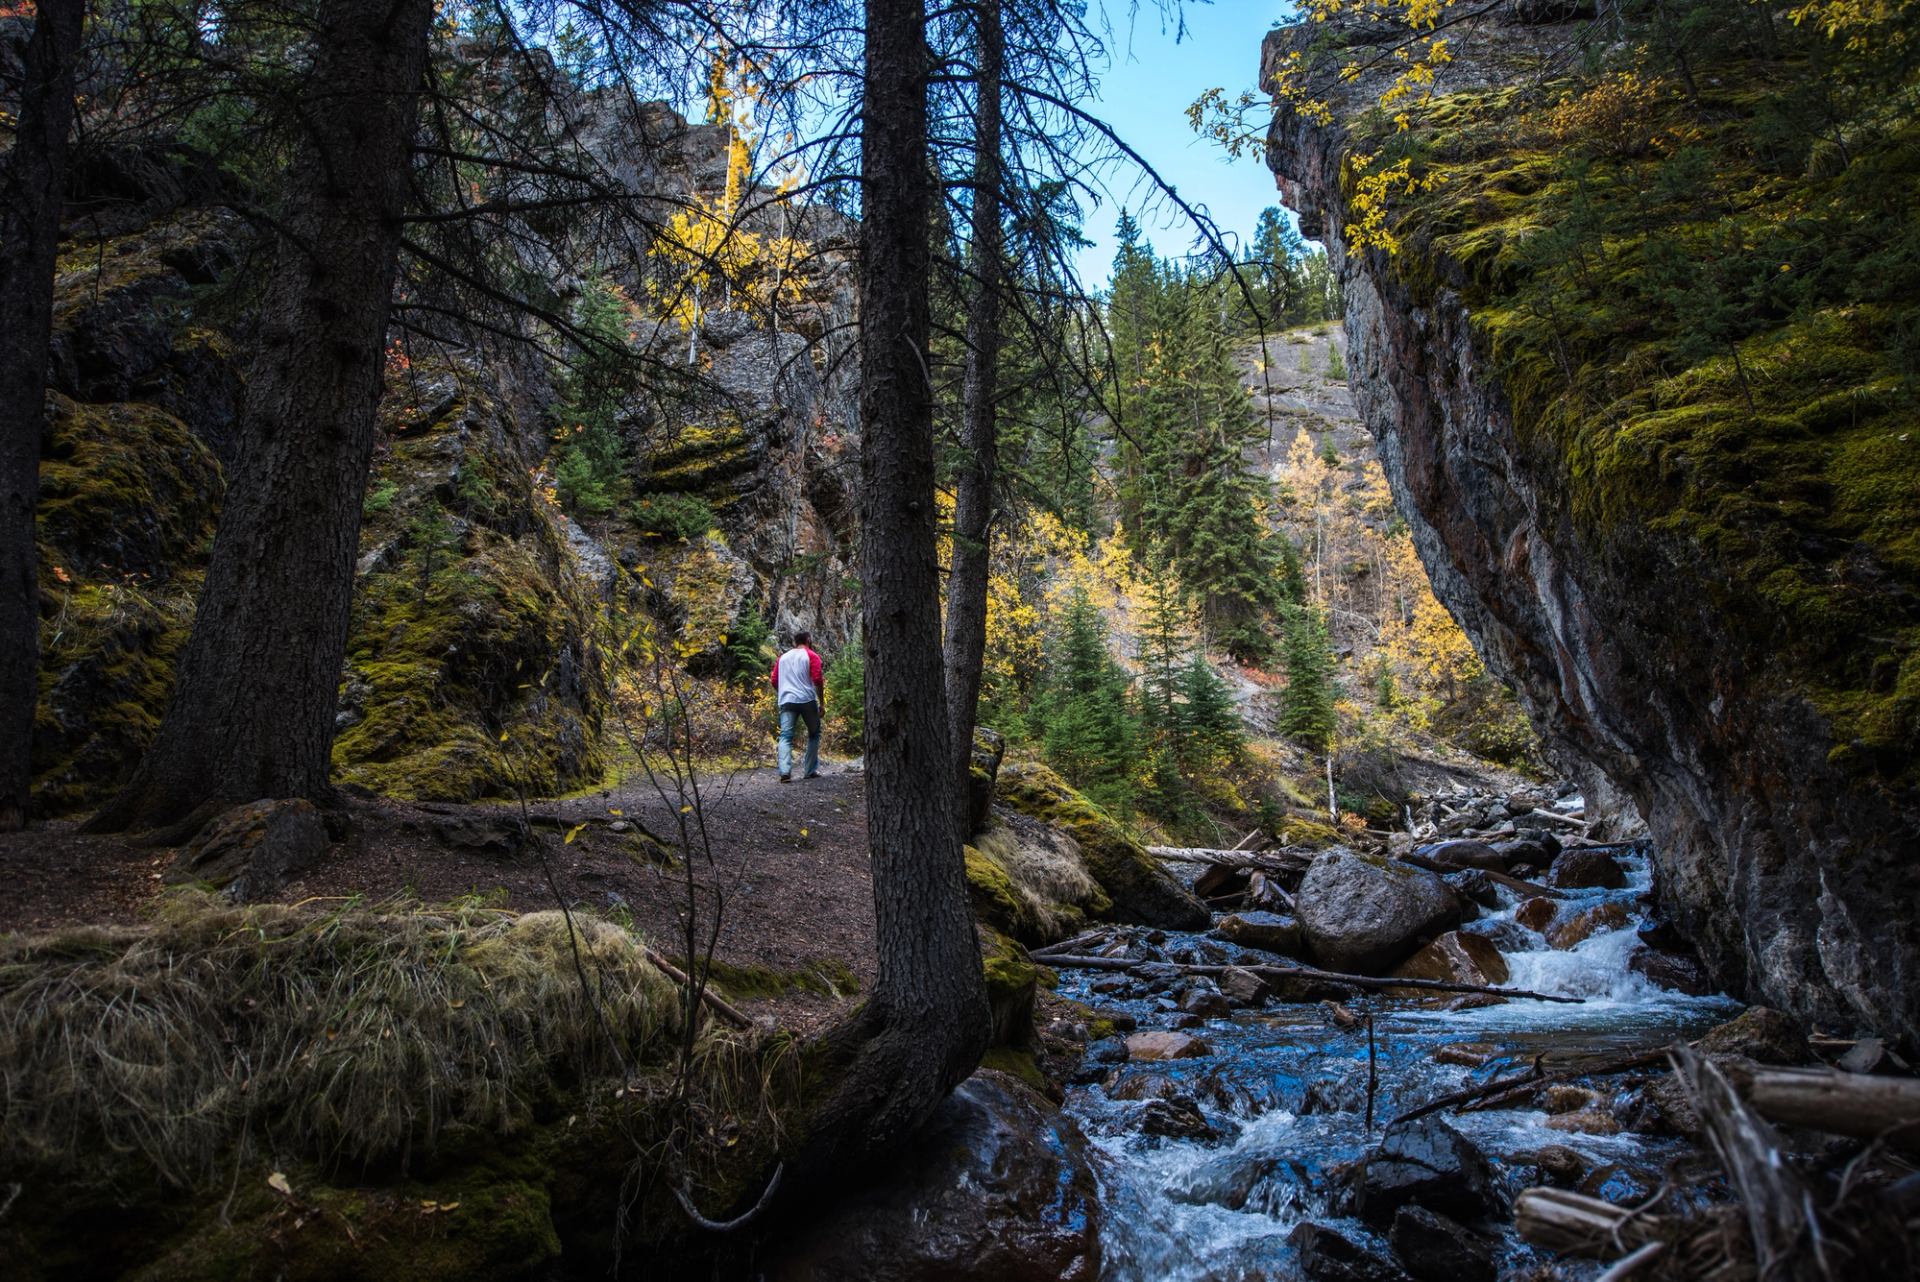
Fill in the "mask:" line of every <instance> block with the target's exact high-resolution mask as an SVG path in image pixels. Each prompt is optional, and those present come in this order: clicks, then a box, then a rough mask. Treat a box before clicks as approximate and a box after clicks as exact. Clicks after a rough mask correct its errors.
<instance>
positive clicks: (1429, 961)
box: [1387, 930, 1508, 997]
mask: <svg viewBox="0 0 1920 1282" xmlns="http://www.w3.org/2000/svg"><path fill="white" fill-rule="evenodd" d="M1393 977H1394V978H1395V979H1441V980H1446V981H1447V982H1449V983H1454V984H1488V985H1497V984H1504V983H1506V982H1507V977H1508V970H1507V959H1506V958H1504V957H1502V956H1501V955H1500V950H1499V949H1498V948H1495V947H1494V946H1493V942H1492V941H1491V940H1489V939H1487V938H1486V937H1485V936H1483V935H1469V934H1468V933H1466V932H1465V931H1462V930H1450V931H1448V932H1447V933H1446V934H1444V935H1442V936H1440V938H1438V939H1436V940H1434V941H1433V942H1432V943H1431V944H1428V945H1427V946H1426V947H1425V948H1422V949H1421V950H1420V951H1419V952H1417V953H1415V954H1414V955H1413V956H1411V957H1409V958H1407V960H1405V961H1403V962H1401V963H1400V964H1399V965H1398V966H1396V967H1394V968H1393ZM1387 992H1388V993H1389V994H1391V995H1392V996H1395V997H1427V996H1431V992H1430V991H1422V990H1421V989H1418V988H1390V989H1388V990H1387Z"/></svg>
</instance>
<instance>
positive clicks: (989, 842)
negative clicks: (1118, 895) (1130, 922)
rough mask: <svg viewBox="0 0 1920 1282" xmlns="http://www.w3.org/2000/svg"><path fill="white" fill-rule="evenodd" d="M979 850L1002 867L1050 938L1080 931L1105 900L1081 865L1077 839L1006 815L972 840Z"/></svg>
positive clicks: (1015, 889) (975, 847) (1098, 884)
mask: <svg viewBox="0 0 1920 1282" xmlns="http://www.w3.org/2000/svg"><path fill="white" fill-rule="evenodd" d="M973 844H974V849H976V850H978V851H979V852H980V853H981V854H983V855H985V856H986V857H987V858H989V859H991V860H993V862H994V863H996V864H998V865H999V866H1000V868H1001V869H1002V871H1004V872H1005V873H1006V874H1007V880H1008V881H1010V882H1012V883H1013V889H1014V893H1015V894H1017V895H1019V896H1020V898H1021V900H1022V901H1024V902H1025V904H1026V905H1027V907H1028V908H1029V909H1031V910H1032V912H1033V915H1034V917H1035V919H1036V920H1038V921H1039V923H1040V925H1041V927H1042V928H1043V929H1044V930H1045V931H1046V932H1047V933H1048V934H1051V935H1057V934H1058V933H1059V932H1060V931H1062V930H1064V929H1070V928H1074V927H1077V926H1078V925H1079V924H1080V922H1081V921H1082V920H1083V916H1082V914H1083V913H1084V912H1085V911H1087V910H1091V909H1093V908H1095V906H1096V905H1097V904H1098V905H1100V906H1102V907H1104V904H1101V903H1100V901H1102V900H1104V898H1105V896H1104V895H1103V894H1102V892H1101V890H1100V883H1099V882H1097V881H1095V880H1094V879H1093V876H1092V874H1090V873H1089V872H1088V871H1087V869H1086V865H1085V864H1083V863H1081V862H1080V846H1079V843H1078V842H1076V841H1074V839H1073V838H1072V837H1069V836H1067V835H1066V834H1065V833H1063V832H1056V831H1055V830H1053V829H1051V828H1047V827H1045V826H1043V825H1040V824H1036V823H1031V822H1029V821H1025V820H1024V819H1023V818H1021V817H1003V818H1002V819H1001V820H1000V821H998V822H996V823H995V824H994V825H993V827H991V828H989V829H988V830H987V831H986V832H983V833H980V834H978V835H976V836H975V837H974V839H973Z"/></svg>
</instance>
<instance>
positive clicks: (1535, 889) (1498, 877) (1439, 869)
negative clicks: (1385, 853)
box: [1394, 854, 1567, 899]
mask: <svg viewBox="0 0 1920 1282" xmlns="http://www.w3.org/2000/svg"><path fill="white" fill-rule="evenodd" d="M1394 858H1396V859H1398V860H1399V861H1400V862H1401V863H1403V864H1412V865H1413V866H1414V867H1415V868H1424V869H1426V870H1427V871H1428V872H1431V873H1439V874H1440V875H1442V876H1445V875H1446V874H1447V873H1450V872H1478V873H1484V874H1485V875H1486V876H1487V878H1488V879H1489V880H1492V881H1496V882H1498V883H1500V884H1501V885H1502V886H1505V887H1506V888H1507V889H1508V890H1515V891H1518V892H1520V893H1521V894H1523V895H1541V896H1544V897H1546V898H1548V899H1565V898H1566V897H1567V892H1566V891H1564V890H1555V889H1554V888H1553V887H1552V886H1542V885H1541V884H1540V883H1538V882H1534V881H1524V880H1522V879H1521V878H1519V877H1515V876H1512V875H1511V874H1509V873H1504V872H1495V871H1493V869H1491V868H1460V867H1456V866H1454V865H1452V864H1443V863H1441V862H1440V861H1439V860H1438V859H1429V858H1427V857H1426V856H1425V855H1415V854H1405V855H1396V856H1394Z"/></svg>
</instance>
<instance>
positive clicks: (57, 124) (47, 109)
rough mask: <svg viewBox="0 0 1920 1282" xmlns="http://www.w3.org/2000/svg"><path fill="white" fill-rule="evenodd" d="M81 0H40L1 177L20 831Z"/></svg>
mask: <svg viewBox="0 0 1920 1282" xmlns="http://www.w3.org/2000/svg"><path fill="white" fill-rule="evenodd" d="M83 12H84V5H83V4H82V3H81V0H40V7H39V17H38V18H37V19H36V20H35V22H34V24H33V35H32V37H31V38H30V39H29V40H28V41H27V56H26V62H25V66H24V73H25V74H24V75H23V76H22V82H21V84H20V85H19V86H18V89H19V98H18V103H19V116H20V119H19V124H18V128H17V129H16V131H15V133H14V136H13V146H12V148H11V149H10V150H9V151H8V153H7V156H6V159H5V162H4V171H3V172H0V317H4V318H5V319H4V321H0V832H11V831H13V830H14V829H17V828H22V827H24V826H25V825H26V822H27V816H28V813H29V806H28V795H27V794H28V791H29V789H30V787H31V785H32V782H33V709H34V703H35V702H36V699H37V696H38V682H39V669H40V583H39V575H38V573H37V570H38V562H39V552H38V550H37V549H36V547H35V545H34V533H33V513H34V509H35V508H36V507H38V506H39V503H40V441H41V438H42V436H44V435H45V433H46V422H47V411H46V404H47V345H48V343H49V342H50V341H51V338H52V331H53V264H54V258H55V255H56V253H57V252H58V250H59V247H60V207H61V204H62V200H61V196H62V193H64V192H65V190H66V186H67V136H68V134H69V133H71V132H72V126H73V92H74V86H73V82H74V68H75V66H76V64H77V63H78V62H79V60H80V27H81V16H82V14H83Z"/></svg>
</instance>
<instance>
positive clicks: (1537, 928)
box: [1513, 895, 1560, 935]
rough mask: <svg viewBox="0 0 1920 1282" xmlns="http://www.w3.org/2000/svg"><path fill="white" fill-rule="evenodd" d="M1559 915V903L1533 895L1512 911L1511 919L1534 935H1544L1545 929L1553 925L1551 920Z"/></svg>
mask: <svg viewBox="0 0 1920 1282" xmlns="http://www.w3.org/2000/svg"><path fill="white" fill-rule="evenodd" d="M1559 915H1560V901H1559V900H1557V899H1549V898H1547V896H1545V895H1535V896H1534V897H1533V898H1532V899H1529V900H1526V901H1525V902H1523V903H1522V904H1521V905H1520V906H1519V907H1518V908H1516V909H1514V910H1513V919H1514V921H1516V922H1518V923H1519V924H1520V925H1522V926H1525V927H1526V928H1527V929H1528V930H1531V931H1533V932H1534V933H1535V934H1539V935H1544V934H1546V933H1547V927H1549V926H1551V925H1553V919H1554V918H1555V917H1558V916H1559Z"/></svg>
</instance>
